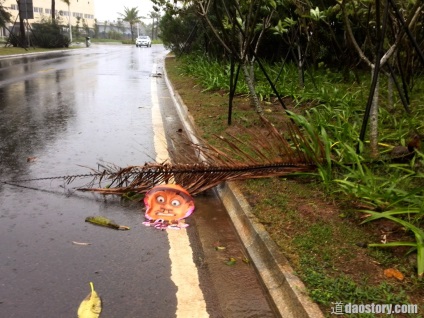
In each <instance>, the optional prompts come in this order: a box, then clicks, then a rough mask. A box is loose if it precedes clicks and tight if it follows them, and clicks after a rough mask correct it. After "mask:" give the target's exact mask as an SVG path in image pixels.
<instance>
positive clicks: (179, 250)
mask: <svg viewBox="0 0 424 318" xmlns="http://www.w3.org/2000/svg"><path fill="white" fill-rule="evenodd" d="M156 69H157V65H156V63H154V64H153V70H152V74H155V73H156ZM157 80H158V78H156V77H151V81H150V83H151V84H150V89H151V96H152V124H153V134H154V140H153V142H154V147H155V151H156V162H163V161H164V160H166V159H167V158H168V156H169V154H168V151H167V148H168V147H167V142H166V138H165V130H164V127H163V121H162V116H161V112H160V108H159V99H158V93H157V84H156V81H157ZM167 234H168V240H169V258H170V260H171V279H172V281H173V282H174V284H175V285H176V286H177V288H178V290H177V295H176V296H177V303H178V304H177V312H176V316H177V317H181V318H191V317H193V318H202V317H209V315H208V313H207V311H206V303H205V299H204V297H203V292H202V290H201V289H200V287H199V276H198V273H197V268H196V265H195V264H194V262H193V255H192V250H191V247H190V241H189V239H188V235H187V231H186V230H185V229H181V230H168V231H167Z"/></svg>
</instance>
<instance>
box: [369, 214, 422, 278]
mask: <svg viewBox="0 0 424 318" xmlns="http://www.w3.org/2000/svg"><path fill="white" fill-rule="evenodd" d="M361 212H364V213H368V214H370V216H368V217H367V218H366V219H365V220H364V221H363V222H362V223H366V222H370V221H374V220H378V219H381V218H386V219H389V220H391V221H393V222H396V223H398V224H400V225H402V226H403V227H404V228H406V229H408V230H410V231H411V232H413V233H414V235H415V242H389V243H385V244H377V243H373V244H368V246H370V247H399V246H410V247H412V249H411V250H410V251H409V253H410V252H412V251H414V250H416V251H417V270H418V272H417V274H418V277H419V278H422V277H423V275H424V230H422V229H420V228H418V227H417V226H415V225H414V224H412V223H411V222H408V221H406V220H403V219H400V218H398V217H396V215H407V216H408V217H409V216H410V215H411V214H423V211H422V210H420V209H402V208H399V209H393V210H390V211H386V212H382V213H378V212H374V211H368V210H365V211H361Z"/></svg>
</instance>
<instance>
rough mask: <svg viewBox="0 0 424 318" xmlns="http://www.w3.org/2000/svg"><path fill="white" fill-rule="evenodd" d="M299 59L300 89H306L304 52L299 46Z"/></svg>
mask: <svg viewBox="0 0 424 318" xmlns="http://www.w3.org/2000/svg"><path fill="white" fill-rule="evenodd" d="M297 58H298V65H297V71H298V74H299V86H300V88H304V87H305V77H304V75H303V59H302V51H301V49H300V45H299V44H298V45H297Z"/></svg>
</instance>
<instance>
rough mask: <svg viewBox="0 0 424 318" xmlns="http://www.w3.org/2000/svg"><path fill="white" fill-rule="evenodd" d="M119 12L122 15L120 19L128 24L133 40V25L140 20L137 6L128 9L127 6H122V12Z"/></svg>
mask: <svg viewBox="0 0 424 318" xmlns="http://www.w3.org/2000/svg"><path fill="white" fill-rule="evenodd" d="M119 14H120V15H121V16H122V18H123V19H122V20H124V21H126V22H128V23H129V24H130V30H131V40H132V41H134V25H136V24H137V23H139V22H140V21H141V20H140V19H141V16H139V13H138V8H137V7H136V8H131V9H129V8H127V7H124V13H119Z"/></svg>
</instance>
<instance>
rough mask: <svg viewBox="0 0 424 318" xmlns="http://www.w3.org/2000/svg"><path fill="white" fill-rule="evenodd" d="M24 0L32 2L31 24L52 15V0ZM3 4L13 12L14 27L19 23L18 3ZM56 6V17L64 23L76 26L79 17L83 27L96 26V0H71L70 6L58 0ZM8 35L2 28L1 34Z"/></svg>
mask: <svg viewBox="0 0 424 318" xmlns="http://www.w3.org/2000/svg"><path fill="white" fill-rule="evenodd" d="M22 2H25V3H32V11H33V19H28V22H29V23H30V24H31V23H37V22H41V20H42V19H46V18H49V17H51V12H52V11H51V10H52V9H51V5H52V0H32V1H28V0H26V1H22ZM2 5H3V8H4V9H6V11H8V12H9V13H10V14H12V23H11V24H10V28H12V26H13V24H14V23H19V9H18V4H17V2H16V0H3V1H2ZM29 7H30V6H29V5H28V8H29ZM55 7H56V8H55V14H56V18H59V19H60V21H61V23H62V24H63V25H69V22H70V24H71V25H72V26H75V25H76V23H77V20H78V19H77V18H78V17H79V18H80V27H82V24H86V25H88V27H89V28H94V24H95V21H94V0H70V5H69V6H68V5H67V4H66V3H65V2H63V1H62V0H56V1H55ZM6 35H7V31H6V30H1V29H0V36H6Z"/></svg>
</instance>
